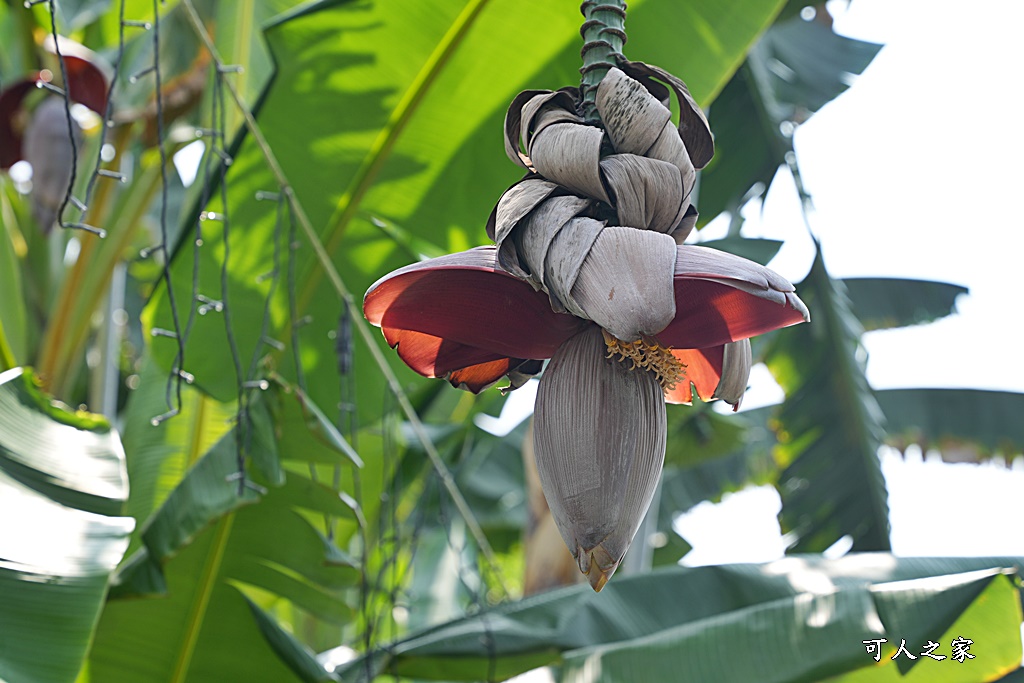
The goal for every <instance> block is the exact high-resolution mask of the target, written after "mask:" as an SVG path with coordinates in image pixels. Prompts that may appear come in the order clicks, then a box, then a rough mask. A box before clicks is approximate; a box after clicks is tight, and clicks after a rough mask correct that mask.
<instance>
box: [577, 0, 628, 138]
mask: <svg viewBox="0 0 1024 683" xmlns="http://www.w3.org/2000/svg"><path fill="white" fill-rule="evenodd" d="M580 12H582V13H583V18H584V21H583V26H581V27H580V35H581V36H583V50H582V51H581V52H580V56H581V57H583V66H582V67H581V68H580V74H582V79H581V80H580V93H581V95H582V96H583V104H582V105H581V109H582V112H581V113H582V114H583V118H584V120H585V121H586V122H587V123H592V124H595V125H601V117H600V115H599V114H598V113H597V105H596V104H595V100H596V99H597V85H598V83H600V82H601V79H603V78H604V75H605V74H606V73H608V69H610V68H612V67H613V66H615V62H616V59H617V58H622V57H623V55H622V47H623V45H625V44H626V28H625V27H626V3H625V1H624V0H601V1H598V0H585V1H584V3H583V4H582V5H580Z"/></svg>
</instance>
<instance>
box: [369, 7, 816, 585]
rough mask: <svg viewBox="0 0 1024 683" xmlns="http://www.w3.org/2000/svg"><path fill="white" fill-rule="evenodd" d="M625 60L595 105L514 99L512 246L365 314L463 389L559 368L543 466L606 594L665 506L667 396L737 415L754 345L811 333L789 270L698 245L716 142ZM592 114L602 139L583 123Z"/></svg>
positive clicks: (402, 290)
mask: <svg viewBox="0 0 1024 683" xmlns="http://www.w3.org/2000/svg"><path fill="white" fill-rule="evenodd" d="M584 28H585V29H586V25H585V26H584ZM617 61H618V64H619V68H610V69H607V70H606V73H605V75H604V76H603V78H601V79H600V80H599V81H597V85H596V87H593V88H591V89H590V90H591V91H592V92H590V91H588V90H587V89H586V87H585V88H584V95H583V96H581V94H580V91H579V90H576V89H562V90H559V91H556V92H550V91H526V92H523V93H520V94H519V95H518V96H517V97H516V98H515V99H514V100H513V102H512V105H511V107H510V108H509V111H508V114H507V116H506V119H505V149H506V152H507V153H508V156H509V158H510V159H511V160H512V161H513V162H514V163H516V164H519V165H520V166H523V167H524V168H525V169H526V170H527V174H526V176H525V177H524V178H523V179H522V180H521V181H520V182H518V183H516V184H515V185H514V186H512V187H511V188H509V190H507V191H506V192H505V193H504V194H503V195H502V197H501V199H500V200H499V201H498V203H497V206H496V207H495V209H494V211H493V212H492V214H491V217H490V220H489V221H488V226H487V229H488V234H489V235H490V236H491V237H492V238H493V239H494V241H495V243H496V246H494V247H478V248H476V249H471V250H469V251H465V252H460V253H456V254H449V255H447V256H442V257H440V258H435V259H430V260H427V261H423V262H420V263H416V264H413V265H410V266H406V267H405V268H401V269H399V270H397V271H394V272H393V273H390V274H389V275H387V276H385V277H384V278H382V279H381V280H379V281H378V282H377V283H375V284H374V285H373V286H372V287H371V288H370V289H369V291H368V292H367V293H366V297H365V300H364V312H365V315H366V317H367V319H368V320H369V321H370V322H371V323H373V324H375V325H378V326H380V327H381V328H382V329H383V332H384V337H385V339H386V340H387V342H388V344H390V345H391V346H392V347H393V348H395V349H396V350H397V351H398V354H399V356H400V357H401V358H402V360H404V361H405V362H406V363H407V364H408V365H409V366H410V367H411V368H412V369H414V370H416V371H417V372H419V373H420V374H422V375H425V376H427V377H443V378H445V379H447V380H448V381H449V382H451V383H452V385H454V386H456V387H460V388H463V389H467V390H469V391H473V392H479V391H481V390H482V389H484V388H486V387H487V386H490V385H491V384H493V383H494V382H496V381H497V380H499V379H500V378H501V377H503V376H508V378H509V380H510V387H511V388H515V387H517V386H520V385H521V384H522V383H523V382H525V381H526V380H527V379H528V378H529V377H530V376H532V375H533V374H536V373H537V372H539V370H540V367H541V363H540V361H541V360H543V359H547V358H550V359H551V362H550V363H549V364H548V366H547V369H546V370H545V372H544V376H543V378H542V380H541V384H540V390H539V392H538V396H537V404H536V410H535V434H534V446H535V450H536V459H537V466H538V470H539V473H540V478H541V484H542V487H543V489H544V493H545V496H546V498H547V500H548V505H549V507H550V509H551V512H552V515H553V517H554V520H555V522H556V524H557V526H558V528H559V531H560V532H561V534H562V537H563V539H564V540H565V542H566V544H567V546H568V548H569V550H570V551H571V552H572V554H573V557H574V558H575V559H576V562H577V564H578V565H579V568H580V570H581V571H582V572H583V573H584V574H586V576H587V577H588V579H589V581H590V583H591V585H592V586H593V587H594V589H595V590H601V588H602V587H603V586H604V585H605V583H606V582H607V581H608V579H609V578H610V577H611V575H612V574H613V573H614V571H615V569H616V567H617V566H618V564H619V562H620V561H621V560H622V558H623V556H624V555H625V552H626V550H627V548H628V547H629V544H630V542H631V541H632V539H633V536H634V535H635V534H636V531H637V529H638V528H639V525H640V522H641V521H642V519H643V517H644V514H645V513H646V511H647V508H648V506H649V505H650V502H651V498H652V496H653V494H654V490H655V487H656V486H657V482H658V478H659V476H660V473H661V469H662V465H663V462H664V456H665V441H666V431H667V429H666V417H665V402H666V401H668V402H671V403H685V404H689V403H690V402H691V401H692V398H693V393H694V392H696V394H697V395H698V396H699V397H700V398H701V400H705V401H708V400H713V399H718V398H720V399H722V400H725V401H727V402H728V403H730V404H732V405H733V406H734V407H738V406H739V403H740V400H741V398H742V396H743V392H744V390H745V388H746V385H747V380H748V377H749V373H750V365H751V352H750V341H749V339H750V337H752V336H754V335H757V334H761V333H764V332H767V331H770V330H773V329H776V328H779V327H785V326H787V325H792V324H795V323H799V322H803V321H806V320H808V319H809V317H808V311H807V308H806V307H805V306H804V304H803V302H801V301H800V299H799V298H798V297H797V296H796V294H795V292H794V288H793V286H792V285H791V284H790V283H789V282H787V281H786V280H785V279H783V278H782V277H780V276H779V275H777V274H776V273H774V272H773V271H771V270H769V269H767V268H764V267H762V266H760V265H758V264H756V263H753V262H751V261H748V260H746V259H743V258H740V257H737V256H733V255H731V254H726V253H723V252H720V251H716V250H713V249H708V248H706V247H700V246H690V245H684V244H683V240H684V239H685V238H686V236H687V235H688V234H689V233H690V231H691V230H692V229H693V227H694V225H695V223H696V220H697V211H696V209H695V208H694V207H693V205H692V204H691V202H690V196H691V193H692V190H693V187H694V182H695V179H696V171H697V170H699V169H700V168H702V167H703V166H704V165H706V164H707V163H708V161H710V159H711V157H712V155H713V154H714V147H713V142H712V137H711V132H710V129H709V128H708V124H707V121H706V119H705V118H704V115H703V113H702V112H701V110H700V108H699V107H698V106H697V104H696V103H695V102H694V100H693V99H692V97H691V96H690V94H689V92H688V90H687V89H686V86H685V84H684V83H683V82H682V81H680V80H679V79H677V78H675V77H674V76H672V75H671V74H668V73H666V72H665V71H663V70H661V69H658V68H657V67H653V66H649V65H646V64H643V63H640V62H629V61H627V60H625V59H622V58H619V59H618V60H617ZM585 81H586V78H585ZM670 92H672V93H674V94H675V97H676V101H677V102H678V105H679V109H680V116H679V125H678V126H676V125H673V123H672V120H671V112H670V110H669V108H668V104H669V101H668V99H669V93H670ZM587 100H592V101H593V106H594V110H595V111H596V115H597V117H599V118H600V121H601V122H602V123H603V127H602V126H597V125H592V124H590V123H588V122H587V121H585V120H584V117H583V115H582V114H581V112H584V111H585V110H586V109H587V102H586V101H587Z"/></svg>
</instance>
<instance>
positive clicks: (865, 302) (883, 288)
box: [843, 277, 967, 332]
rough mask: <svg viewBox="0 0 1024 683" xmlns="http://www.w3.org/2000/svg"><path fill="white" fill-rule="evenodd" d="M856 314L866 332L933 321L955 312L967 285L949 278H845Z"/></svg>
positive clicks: (965, 292)
mask: <svg viewBox="0 0 1024 683" xmlns="http://www.w3.org/2000/svg"><path fill="white" fill-rule="evenodd" d="M843 286H844V287H845V288H846V294H847V296H849V297H850V305H851V307H852V308H853V313H854V315H856V316H857V319H858V320H860V322H861V325H863V326H864V331H865V332H870V331H871V330H888V329H892V328H894V327H907V326H909V325H920V324H922V323H930V322H934V321H936V320H938V319H939V318H944V317H946V316H947V315H951V314H953V313H955V312H956V299H957V297H958V296H960V295H961V294H967V288H966V287H961V286H960V285H954V284H950V283H948V282H935V281H932V280H907V279H904V278H890V277H865V278H844V279H843Z"/></svg>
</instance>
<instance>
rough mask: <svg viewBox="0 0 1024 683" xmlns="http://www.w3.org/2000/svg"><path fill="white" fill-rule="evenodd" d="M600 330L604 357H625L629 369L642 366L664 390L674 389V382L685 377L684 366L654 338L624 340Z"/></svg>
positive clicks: (622, 359)
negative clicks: (605, 347)
mask: <svg viewBox="0 0 1024 683" xmlns="http://www.w3.org/2000/svg"><path fill="white" fill-rule="evenodd" d="M601 331H602V332H604V343H605V346H607V347H608V354H607V355H606V356H605V358H613V357H615V356H618V357H619V358H618V360H619V361H620V362H623V363H624V362H625V361H626V360H627V359H628V360H629V361H630V363H631V364H632V365H631V366H630V370H635V369H636V368H643V369H644V370H648V371H650V372H653V373H654V376H655V377H657V378H658V382H659V383H660V384H661V386H662V388H663V389H664V390H665V391H671V390H672V389H675V387H676V384H678V383H679V382H681V381H682V380H683V377H685V375H686V366H685V365H683V364H682V363H681V362H680V361H679V359H678V358H676V357H675V356H673V355H672V353H671V352H670V351H669V350H668V349H666V348H665V347H663V346H662V345H661V344H659V343H658V342H657V341H656V340H654V339H651V338H650V337H642V338H640V339H637V340H636V341H631V342H625V341H622V340H621V339H619V338H618V337H615V336H613V335H611V334H609V333H608V332H607V331H605V330H601Z"/></svg>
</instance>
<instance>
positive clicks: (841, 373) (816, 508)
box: [765, 248, 890, 552]
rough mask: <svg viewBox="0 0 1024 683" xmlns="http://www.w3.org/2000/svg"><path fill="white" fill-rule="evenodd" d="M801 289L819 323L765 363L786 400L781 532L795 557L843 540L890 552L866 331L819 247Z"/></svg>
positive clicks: (780, 451) (794, 331)
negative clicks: (788, 536)
mask: <svg viewBox="0 0 1024 683" xmlns="http://www.w3.org/2000/svg"><path fill="white" fill-rule="evenodd" d="M798 290H799V291H800V293H801V296H802V297H803V299H804V301H806V302H807V305H808V307H809V308H810V309H811V310H812V311H814V312H815V313H814V316H815V317H814V322H813V323H812V324H810V325H801V326H797V327H794V328H790V329H786V330H780V331H779V332H778V333H777V334H776V335H775V336H774V337H773V339H772V341H771V342H770V348H769V350H768V351H767V353H766V355H765V361H766V363H767V365H768V368H769V369H770V370H771V371H772V373H773V374H774V375H775V378H776V379H777V380H778V382H779V384H780V385H781V386H782V388H783V389H784V390H785V392H786V401H785V402H784V403H783V404H782V406H781V408H780V409H779V411H778V413H777V414H776V418H777V421H778V422H777V428H776V432H777V433H778V434H779V442H780V443H779V446H778V447H777V448H776V450H775V454H774V455H775V457H776V458H778V459H779V461H780V466H781V467H782V468H783V470H782V473H781V474H780V476H779V479H778V483H777V488H778V490H779V495H780V497H781V498H782V513H781V515H780V521H781V524H782V529H783V533H792V534H793V538H794V543H793V546H792V549H793V550H794V551H795V552H821V551H823V550H825V549H826V548H828V547H829V546H831V545H832V544H833V543H835V542H836V541H837V540H839V539H840V538H841V537H843V536H845V535H849V536H850V537H851V538H852V539H853V549H854V550H887V549H889V547H890V546H889V508H888V503H887V492H886V488H885V479H884V477H883V476H882V469H881V465H880V462H879V459H878V448H879V446H881V445H882V440H883V438H884V431H883V422H882V421H883V416H882V412H881V409H880V408H879V407H878V403H877V401H876V400H875V397H874V394H873V393H872V391H871V387H870V386H869V385H868V382H867V378H866V377H865V376H864V355H863V354H862V353H861V352H860V351H859V348H860V335H861V328H860V324H859V322H858V321H857V319H856V318H855V317H854V315H853V312H852V310H851V308H850V303H849V299H848V298H847V297H846V294H845V291H844V290H843V287H842V283H841V282H839V281H837V280H834V279H832V277H831V276H830V275H829V274H828V271H827V270H826V268H825V262H824V260H823V258H822V255H821V250H820V248H819V249H818V252H817V255H816V257H815V259H814V263H813V265H812V266H811V271H810V273H808V275H807V277H806V278H805V279H804V281H803V282H802V283H801V284H800V285H799V286H798Z"/></svg>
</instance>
